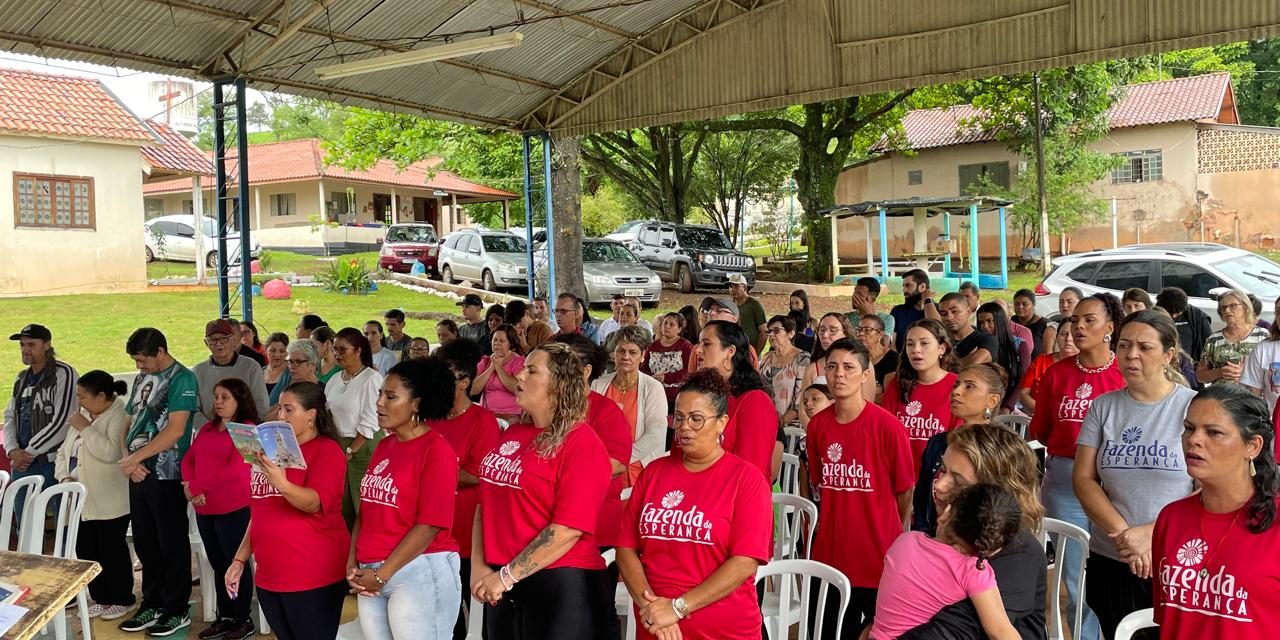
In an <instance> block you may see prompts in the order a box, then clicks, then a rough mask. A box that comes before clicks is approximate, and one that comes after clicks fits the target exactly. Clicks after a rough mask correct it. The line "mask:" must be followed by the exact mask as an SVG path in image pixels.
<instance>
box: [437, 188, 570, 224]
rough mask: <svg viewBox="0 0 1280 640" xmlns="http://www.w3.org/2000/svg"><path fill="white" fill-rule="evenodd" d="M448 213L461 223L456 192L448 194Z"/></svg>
mask: <svg viewBox="0 0 1280 640" xmlns="http://www.w3.org/2000/svg"><path fill="white" fill-rule="evenodd" d="M449 215H451V216H453V220H454V222H456V223H458V224H462V216H460V215H458V194H456V193H450V194H449ZM547 232H548V233H550V232H551V230H550V229H548V230H547Z"/></svg>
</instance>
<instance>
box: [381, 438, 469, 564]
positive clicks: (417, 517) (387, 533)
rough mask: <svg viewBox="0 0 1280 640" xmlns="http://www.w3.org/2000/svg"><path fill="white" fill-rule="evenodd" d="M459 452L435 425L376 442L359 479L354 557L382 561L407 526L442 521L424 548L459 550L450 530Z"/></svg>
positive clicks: (404, 532)
mask: <svg viewBox="0 0 1280 640" xmlns="http://www.w3.org/2000/svg"><path fill="white" fill-rule="evenodd" d="M457 486H458V457H457V456H456V455H454V453H453V448H452V447H450V446H449V443H448V442H445V439H444V436H442V435H440V434H439V433H437V432H436V431H434V430H428V431H427V432H426V433H424V434H422V435H420V436H418V437H416V438H414V439H412V440H408V441H405V442H401V441H400V439H399V438H397V437H396V436H395V435H390V436H387V437H386V438H383V439H382V441H381V442H379V443H378V446H377V448H375V449H374V450H373V456H371V457H370V458H369V470H368V471H365V473H364V478H362V479H361V480H360V535H359V536H358V537H356V561H358V562H382V561H383V560H386V559H387V556H390V555H391V552H392V551H394V550H395V548H396V545H398V544H400V541H401V540H403V539H404V536H405V534H406V533H409V529H411V528H413V527H415V526H417V525H427V526H431V527H438V528H439V529H440V531H439V532H437V533H436V535H435V537H434V538H432V539H431V543H430V544H428V545H427V548H426V550H424V551H423V552H422V553H424V554H427V553H441V552H448V551H457V550H458V543H457V541H455V540H454V539H453V536H452V535H450V532H449V529H450V527H452V526H453V506H454V504H453V503H454V492H455V491H456V490H457Z"/></svg>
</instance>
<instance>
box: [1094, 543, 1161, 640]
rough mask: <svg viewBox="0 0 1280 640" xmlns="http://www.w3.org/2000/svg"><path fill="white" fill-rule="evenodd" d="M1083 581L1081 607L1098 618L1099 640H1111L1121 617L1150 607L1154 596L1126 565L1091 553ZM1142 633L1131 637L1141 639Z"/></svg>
mask: <svg viewBox="0 0 1280 640" xmlns="http://www.w3.org/2000/svg"><path fill="white" fill-rule="evenodd" d="M1084 581H1085V585H1084V600H1085V604H1087V605H1089V608H1090V609H1092V610H1093V613H1094V615H1096V616H1098V626H1099V627H1100V628H1101V630H1102V637H1103V638H1114V637H1115V635H1116V626H1118V625H1119V624H1120V621H1121V620H1124V617H1125V616H1127V615H1129V614H1131V613H1133V612H1134V611H1137V610H1139V609H1148V608H1150V607H1151V603H1152V601H1153V600H1152V597H1153V595H1154V591H1153V587H1152V585H1151V581H1150V580H1143V579H1142V578H1139V577H1138V576H1135V575H1133V572H1132V571H1130V570H1129V565H1128V563H1124V562H1120V561H1119V560H1112V559H1111V558H1108V557H1106V556H1104V555H1101V554H1098V553H1091V554H1089V571H1088V572H1087V573H1085V576H1084ZM1144 631H1145V630H1143V631H1139V632H1138V633H1137V634H1135V635H1134V637H1135V638H1143V637H1144V635H1143V634H1144ZM1153 631H1154V630H1153ZM1158 636H1159V634H1158V633H1150V634H1149V635H1146V636H1145V637H1147V638H1156V637H1158Z"/></svg>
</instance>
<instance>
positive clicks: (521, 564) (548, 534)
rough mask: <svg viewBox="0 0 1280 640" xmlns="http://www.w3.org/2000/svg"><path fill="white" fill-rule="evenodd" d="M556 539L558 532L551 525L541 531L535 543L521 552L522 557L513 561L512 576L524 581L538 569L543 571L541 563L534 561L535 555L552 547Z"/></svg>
mask: <svg viewBox="0 0 1280 640" xmlns="http://www.w3.org/2000/svg"><path fill="white" fill-rule="evenodd" d="M555 538H556V532H555V531H554V530H552V528H551V526H550V525H548V526H547V527H546V528H545V529H543V530H542V531H540V532H539V533H538V535H537V536H535V537H534V539H533V541H532V542H530V543H529V546H527V547H525V548H524V551H521V552H520V555H518V556H516V557H515V559H514V560H512V561H511V565H510V566H511V575H512V576H515V579H516V580H523V579H525V578H527V577H529V576H531V575H533V574H534V573H535V572H537V571H538V569H541V568H542V567H541V566H540V565H539V563H538V562H537V561H535V560H534V559H533V554H535V553H537V552H538V551H540V550H542V549H545V548H547V547H550V546H551V545H552V543H553V542H555Z"/></svg>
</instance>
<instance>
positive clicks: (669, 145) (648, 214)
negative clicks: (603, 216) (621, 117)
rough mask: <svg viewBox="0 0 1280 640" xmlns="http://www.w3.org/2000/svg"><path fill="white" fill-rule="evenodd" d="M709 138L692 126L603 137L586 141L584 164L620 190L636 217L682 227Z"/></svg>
mask: <svg viewBox="0 0 1280 640" xmlns="http://www.w3.org/2000/svg"><path fill="white" fill-rule="evenodd" d="M706 138H707V132H706V131H705V130H703V129H702V128H701V127H699V126H697V125H696V124H690V123H678V124H673V125H664V126H656V127H646V128H644V129H632V130H629V131H613V132H610V133H599V134H595V135H590V136H586V137H584V138H583V141H582V160H583V162H584V163H585V164H586V166H587V168H588V169H590V170H593V171H597V172H599V173H600V174H602V175H603V176H604V177H606V178H607V179H609V180H610V181H611V182H613V184H615V185H617V187H618V189H619V190H620V191H621V192H622V193H623V194H625V196H626V198H627V199H628V200H630V201H631V203H632V204H633V205H634V208H635V209H636V210H637V213H638V214H639V215H638V216H637V217H644V218H656V219H658V220H666V221H669V222H684V220H685V217H686V216H688V215H689V211H690V208H691V207H692V206H693V202H692V198H691V197H690V190H691V189H692V188H693V184H694V172H695V170H696V168H697V166H698V158H699V156H700V154H701V153H702V147H703V144H704V142H705V141H706Z"/></svg>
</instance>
